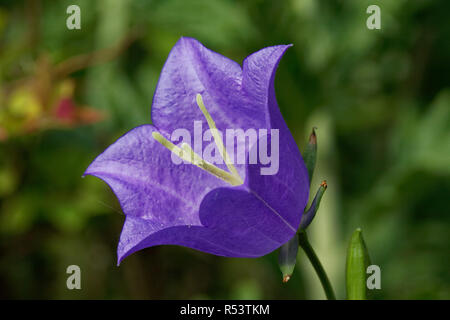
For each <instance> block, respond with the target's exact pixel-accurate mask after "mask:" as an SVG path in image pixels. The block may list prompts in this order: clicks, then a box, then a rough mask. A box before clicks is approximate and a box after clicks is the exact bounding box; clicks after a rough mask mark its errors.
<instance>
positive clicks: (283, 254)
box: [278, 234, 298, 282]
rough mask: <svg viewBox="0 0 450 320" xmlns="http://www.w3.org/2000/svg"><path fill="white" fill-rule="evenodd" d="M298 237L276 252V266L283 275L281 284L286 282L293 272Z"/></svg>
mask: <svg viewBox="0 0 450 320" xmlns="http://www.w3.org/2000/svg"><path fill="white" fill-rule="evenodd" d="M297 252H298V235H297V234H295V236H294V237H293V238H292V239H291V240H289V241H288V242H286V243H285V244H283V245H282V246H281V247H280V249H279V251H278V265H279V266H280V270H281V273H282V274H283V282H288V281H289V279H290V278H291V276H292V272H294V268H295V262H296V261H297Z"/></svg>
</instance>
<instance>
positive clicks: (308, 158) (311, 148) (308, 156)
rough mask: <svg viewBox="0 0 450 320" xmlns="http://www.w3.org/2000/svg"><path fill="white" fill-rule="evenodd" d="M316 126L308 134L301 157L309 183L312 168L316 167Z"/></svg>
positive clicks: (312, 171)
mask: <svg viewBox="0 0 450 320" xmlns="http://www.w3.org/2000/svg"><path fill="white" fill-rule="evenodd" d="M315 129H316V128H315V127H314V128H313V129H312V132H311V135H310V136H309V141H308V144H307V145H306V147H305V150H304V151H303V154H302V157H303V161H304V162H305V165H306V169H307V170H308V177H309V184H310V185H311V181H312V177H313V173H314V168H315V167H316V159H317V136H316V130H315Z"/></svg>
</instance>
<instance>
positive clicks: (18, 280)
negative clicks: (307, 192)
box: [0, 0, 450, 299]
mask: <svg viewBox="0 0 450 320" xmlns="http://www.w3.org/2000/svg"><path fill="white" fill-rule="evenodd" d="M0 4H1V5H0V98H1V95H2V94H3V95H5V92H7V91H6V90H7V86H8V85H9V84H11V83H15V81H17V80H18V79H24V78H29V77H33V76H35V75H36V74H39V72H41V74H40V75H41V76H42V72H44V73H45V70H44V71H42V70H41V71H39V72H37V71H36V65H37V64H36V62H37V61H39V59H41V58H42V57H47V59H48V61H49V62H50V63H51V64H57V63H59V62H62V61H65V60H67V59H69V58H70V57H73V56H77V55H80V54H85V53H89V52H92V51H95V50H98V49H102V48H109V47H113V46H115V45H116V44H117V43H118V42H119V41H120V40H121V39H123V38H124V37H125V38H126V37H127V35H128V34H129V32H130V30H132V29H133V30H138V33H139V36H138V38H137V39H136V40H135V41H133V42H132V44H131V45H129V46H128V47H127V48H126V49H125V50H124V51H123V52H122V53H120V54H117V55H115V57H114V59H112V60H109V61H108V60H107V59H106V58H105V57H102V58H101V59H100V62H99V63H97V64H95V65H93V66H90V67H87V68H84V69H83V70H79V71H77V72H74V73H72V74H70V75H68V78H70V79H72V80H73V81H74V82H75V84H76V88H75V95H74V100H75V101H76V103H77V104H78V105H83V106H89V107H91V108H94V109H96V110H100V111H101V112H103V114H104V115H105V117H104V119H103V120H102V121H99V122H96V123H93V124H89V125H82V124H79V125H75V126H73V127H71V128H53V129H44V128H42V129H38V130H34V131H33V132H29V131H25V130H20V129H17V130H15V131H14V134H12V135H10V136H9V137H8V138H7V139H4V141H2V142H0V297H1V298H14V299H16V298H70V299H80V298H96V299H98V298H107V299H109V298H145V299H147V298H148V299H155V298H164V299H171V298H177V299H179V298H181V299H184V298H186V299H187V298H223V299H228V298H237V299H240V298H249V299H258V298H264V299H303V298H323V297H324V295H323V293H322V291H321V288H320V285H319V283H318V280H317V278H316V276H315V274H314V273H313V271H312V269H311V267H310V266H309V263H308V261H306V257H305V256H304V255H302V254H300V255H299V257H298V260H299V264H298V265H297V267H296V270H295V272H294V276H293V277H292V280H291V281H290V282H289V283H287V284H282V283H281V274H280V272H279V270H278V266H277V263H276V253H275V252H274V253H272V254H269V255H268V256H266V257H263V258H259V259H229V258H222V257H216V256H212V255H208V254H204V253H201V252H197V251H194V250H191V249H187V248H182V247H171V246H165V247H155V248H150V249H145V250H143V251H140V252H138V253H136V254H133V255H132V256H130V257H129V258H127V259H126V260H125V261H124V262H123V263H122V265H121V266H120V267H116V265H115V262H116V253H115V251H116V246H117V242H118V237H119V234H120V231H121V226H122V222H123V219H124V216H123V214H122V213H121V210H120V207H119V205H118V202H117V200H116V199H115V197H114V195H113V194H112V192H111V191H110V190H109V188H108V187H107V185H106V184H104V183H103V182H102V181H100V180H99V179H96V178H93V177H86V178H85V179H82V178H81V175H82V173H83V171H84V170H85V168H86V167H87V166H88V165H89V163H90V162H91V161H92V160H93V159H94V158H95V156H97V155H98V154H99V153H100V152H101V151H103V150H104V148H105V147H107V146H108V145H109V144H111V143H112V142H113V141H115V139H117V138H118V137H119V136H120V135H122V134H124V133H125V132H126V131H128V130H130V129H132V128H133V127H135V126H138V125H140V124H144V123H150V121H151V119H150V107H151V101H152V96H153V92H154V89H155V85H156V82H157V80H158V76H159V73H160V70H161V68H162V65H163V63H164V61H165V59H166V57H167V55H168V53H169V51H170V49H171V47H172V46H173V45H174V44H175V42H176V41H177V40H178V39H179V37H180V36H182V35H183V36H191V37H195V38H197V39H198V40H200V41H201V42H202V43H203V44H205V45H206V46H207V47H209V48H211V49H213V50H214V51H217V52H219V53H221V54H223V55H225V56H228V57H230V58H232V59H234V60H236V61H238V62H242V60H243V59H244V58H245V57H246V56H247V55H249V54H250V53H252V52H254V51H256V50H258V49H260V48H262V47H265V46H270V45H276V44H287V43H292V44H294V46H293V47H292V48H291V49H289V50H288V52H287V54H286V55H285V57H284V58H283V60H282V62H281V63H280V66H279V70H278V72H277V77H276V91H277V99H278V102H279V105H280V108H281V111H282V113H283V115H284V118H285V119H286V121H287V123H288V126H289V127H290V129H291V131H292V134H293V135H294V137H295V139H296V140H297V142H298V144H299V147H300V148H302V147H303V146H304V145H305V142H306V139H307V136H308V134H309V132H310V130H311V127H312V126H317V127H318V130H317V134H318V141H319V160H318V164H317V168H316V175H315V178H314V181H313V182H312V186H313V189H314V190H315V189H316V188H317V187H318V185H319V183H320V181H321V180H323V179H326V180H327V182H328V186H329V187H328V190H327V192H326V194H325V196H324V198H323V203H322V206H321V209H320V211H319V213H318V217H317V219H316V220H315V221H314V222H313V224H312V226H311V230H310V232H309V234H310V238H311V242H312V245H313V246H314V247H315V248H316V249H317V252H318V254H319V256H320V257H321V259H322V261H323V263H324V266H325V268H326V269H327V270H328V271H329V273H330V277H331V280H332V282H333V284H334V286H335V288H336V291H337V295H338V296H339V297H340V298H344V297H345V291H344V275H345V272H344V267H345V253H346V245H347V242H348V241H349V239H350V236H351V233H352V231H353V230H354V229H355V228H356V227H361V228H362V230H363V233H364V237H365V240H366V243H367V246H368V248H369V251H370V255H371V260H372V263H374V264H377V265H379V266H380V267H381V272H382V282H381V286H382V289H381V290H378V291H377V292H376V293H375V294H374V297H375V298H377V299H418V298H420V299H444V298H445V299H448V298H450V274H449V233H450V230H449V204H448V201H449V194H450V183H449V175H450V166H449V164H450V91H449V84H450V79H449V78H450V64H449V58H450V41H449V39H450V24H449V21H450V19H449V12H450V2H449V1H444V0H442V1H429V0H410V1H406V0H395V1H393V0H383V1H381V0H371V1H363V0H345V1H344V0H340V1H338V0H327V1H325V0H323V1H317V0H285V1H264V0H250V1H231V0H230V1H226V0H214V1H212V0H204V1H201V0H164V1H163V0H159V1H156V0H153V1H144V0H135V1H131V0H130V1H119V0H102V1H101V0H98V1H92V0H83V1H81V0H80V1H72V0H71V1H66V0H64V1H53V0H46V1H37V0H36V1H31V0H30V1H12V0H10V1H1V2H0ZM70 4H78V5H79V6H80V8H81V26H82V29H81V30H73V31H69V30H68V29H67V28H66V18H67V16H68V15H67V14H66V8H67V6H68V5H70ZM370 4H378V5H379V6H380V8H381V24H382V28H381V30H368V29H367V28H366V19H367V17H368V14H366V8H367V7H368V5H370ZM103 60H105V61H103ZM1 101H2V100H1V99H0V102H1ZM7 108H8V105H7V104H6V103H3V104H2V105H0V126H1V124H2V121H3V125H5V123H7V124H10V123H11V122H8V121H10V120H9V119H8V118H5V116H3V119H2V118H1V115H2V114H6V113H7V112H9V111H7ZM45 108H47V109H48V108H50V106H45ZM5 110H6V111H5ZM39 116H40V115H39V114H38V117H39ZM42 117H44V115H42ZM16 120H17V119H16ZM18 121H20V117H19V119H18ZM71 264H76V265H79V266H80V267H81V270H82V290H73V291H70V290H67V288H66V278H67V274H66V273H65V270H66V267H67V266H68V265H71Z"/></svg>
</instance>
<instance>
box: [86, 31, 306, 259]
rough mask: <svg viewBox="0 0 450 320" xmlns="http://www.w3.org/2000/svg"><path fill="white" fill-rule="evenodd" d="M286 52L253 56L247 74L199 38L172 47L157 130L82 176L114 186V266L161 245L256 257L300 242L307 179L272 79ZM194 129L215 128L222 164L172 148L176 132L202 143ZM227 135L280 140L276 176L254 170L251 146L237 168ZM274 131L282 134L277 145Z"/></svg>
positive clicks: (142, 129)
mask: <svg viewBox="0 0 450 320" xmlns="http://www.w3.org/2000/svg"><path fill="white" fill-rule="evenodd" d="M288 47H289V46H288V45H279V46H273V47H268V48H264V49H262V50H260V51H257V52H255V53H253V54H252V55H250V56H249V57H247V58H246V59H245V60H244V62H243V66H242V68H241V66H240V65H239V64H238V63H236V62H234V61H232V60H230V59H228V58H226V57H224V56H222V55H220V54H218V53H216V52H213V51H211V50H209V49H207V48H206V47H204V46H203V45H202V44H201V43H200V42H198V41H197V40H195V39H191V38H181V39H180V40H179V41H178V42H177V43H176V44H175V46H174V47H173V49H172V50H171V52H170V54H169V57H168V58H167V61H166V63H165V65H164V67H163V69H162V72H161V76H160V79H159V82H158V85H157V87H156V92H155V95H154V97H153V104H152V109H151V118H152V123H153V124H152V125H150V124H148V125H142V126H139V127H137V128H134V129H132V130H131V131H129V132H128V133H126V134H125V135H124V136H122V137H121V138H119V139H118V140H117V141H116V142H115V143H114V144H112V145H111V146H109V147H108V148H107V149H106V150H105V151H104V152H103V153H102V154H100V155H99V156H98V157H97V158H96V159H95V160H94V161H93V162H92V163H91V164H90V166H89V167H88V168H87V170H86V172H85V175H92V176H96V177H98V178H100V179H102V180H103V181H105V182H106V183H107V184H108V185H109V186H110V187H111V189H112V190H113V192H114V193H115V195H116V196H117V198H118V200H119V202H120V205H121V207H122V210H123V212H124V213H125V215H126V218H125V223H124V226H123V229H122V233H121V236H120V241H119V245H118V249H117V254H118V264H120V262H121V261H122V260H123V259H124V258H125V257H127V256H128V255H130V254H132V253H134V252H136V251H138V250H141V249H143V248H146V247H151V246H156V245H180V246H185V247H190V248H193V249H196V250H200V251H203V252H207V253H211V254H214V255H219V256H226V257H249V258H255V257H260V256H263V255H265V254H267V253H270V252H272V251H273V250H275V249H277V248H278V247H280V246H281V245H283V244H284V243H286V242H287V241H288V240H289V239H291V238H292V237H293V236H294V234H295V233H296V231H297V228H298V226H299V224H300V220H301V216H302V212H303V210H304V208H305V206H306V202H307V199H308V192H309V180H308V173H307V170H306V167H305V164H304V162H303V160H302V157H301V155H300V152H299V150H298V147H297V145H296V143H295V141H294V139H293V137H292V135H291V133H290V132H289V129H288V127H287V125H286V123H285V122H284V120H283V118H282V116H281V113H280V110H279V108H278V105H277V102H276V99H275V90H274V77H275V70H276V68H277V66H278V63H279V61H280V59H281V57H282V55H283V54H284V52H285V51H286V50H287V48H288ZM195 123H197V124H201V126H200V130H201V133H205V131H208V128H209V131H210V138H211V139H210V140H211V141H212V143H214V144H215V146H216V151H217V150H218V153H219V157H221V158H222V159H223V161H222V163H218V164H213V163H211V162H209V161H207V160H206V159H204V157H202V155H201V154H202V151H204V150H203V149H202V147H200V149H199V148H198V147H197V146H191V145H189V143H186V141H185V142H184V143H178V144H177V143H176V141H172V140H173V134H172V133H173V132H175V130H177V129H179V128H186V129H187V131H188V132H189V133H190V135H191V136H194V135H195V134H198V132H197V133H196V132H194V131H195V130H199V128H198V127H199V126H195ZM227 129H235V130H243V131H245V132H246V130H248V129H255V130H260V132H267V135H266V136H265V139H266V140H267V139H268V140H270V141H272V142H274V141H275V140H276V141H275V142H277V143H278V146H277V148H278V150H277V151H278V154H279V159H278V163H279V164H278V168H277V171H276V173H275V174H262V169H263V168H264V164H262V163H255V164H249V163H248V162H249V161H248V159H249V155H250V154H251V153H252V150H253V148H255V147H256V143H254V145H249V144H250V143H249V142H248V141H247V142H245V141H244V142H242V141H241V142H240V143H241V144H242V143H244V145H245V148H244V149H242V148H241V149H240V150H241V151H237V150H236V149H232V150H231V153H232V152H233V151H236V152H235V153H236V155H238V153H239V152H241V153H242V150H244V153H245V158H246V160H247V161H246V162H245V163H235V164H234V162H235V161H233V159H230V158H231V156H230V150H229V149H228V146H227V148H225V147H224V143H223V137H222V136H221V134H219V132H225V130H227ZM261 129H263V130H262V131H261ZM271 129H277V130H276V131H277V132H278V134H277V135H278V136H277V137H276V138H278V139H275V138H274V135H273V134H272V131H271ZM264 130H265V131H264ZM171 134H172V135H171ZM261 139H263V137H262V136H261V135H260V136H258V141H259V140H261ZM238 144H239V142H238ZM238 147H239V145H238ZM272 150H273V149H272ZM174 157H175V158H178V159H179V160H182V161H181V164H179V163H178V164H177V163H174V161H173V158H174ZM260 162H262V161H260Z"/></svg>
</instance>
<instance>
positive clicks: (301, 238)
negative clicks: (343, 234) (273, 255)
mask: <svg viewBox="0 0 450 320" xmlns="http://www.w3.org/2000/svg"><path fill="white" fill-rule="evenodd" d="M298 244H299V245H300V247H301V248H302V249H303V250H304V251H305V253H306V255H307V256H308V259H309V261H310V262H311V264H312V266H313V267H314V270H315V271H316V273H317V276H318V277H319V279H320V283H321V284H322V287H323V290H324V291H325V295H326V296H327V299H328V300H336V296H335V294H334V290H333V287H332V286H331V283H330V280H329V279H328V276H327V274H326V272H325V270H324V268H323V267H322V264H321V263H320V260H319V258H318V257H317V255H316V253H315V252H314V249H313V248H312V247H311V244H310V243H309V241H308V237H307V236H306V232H305V231H304V230H301V231H300V232H299V233H298Z"/></svg>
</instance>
